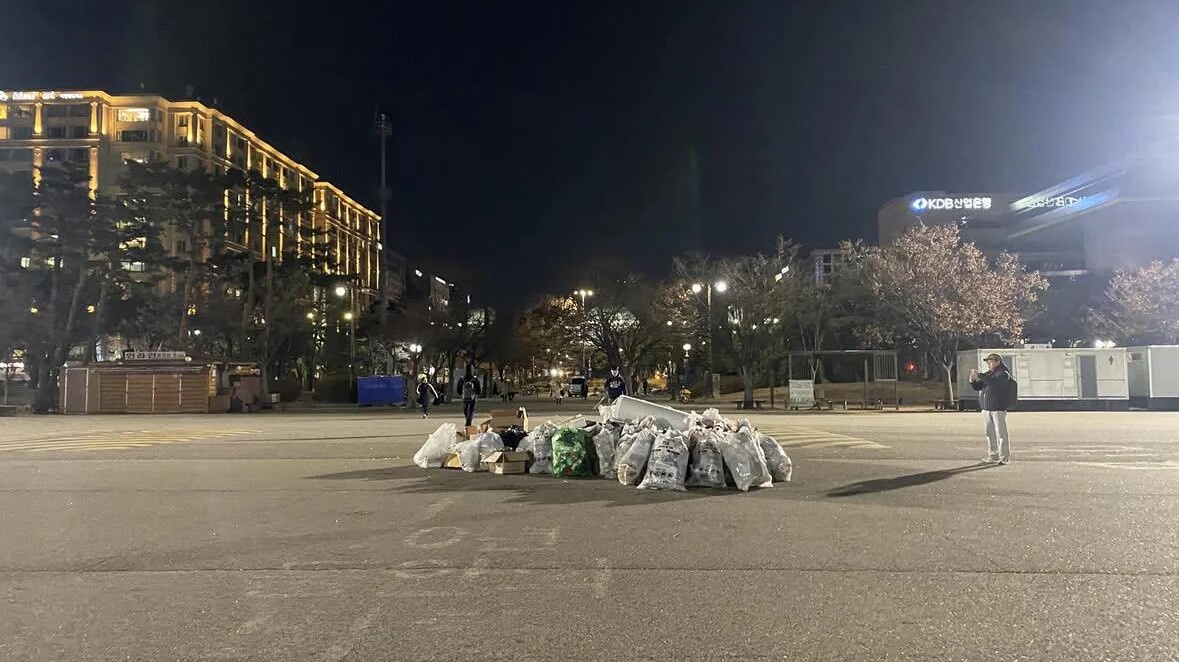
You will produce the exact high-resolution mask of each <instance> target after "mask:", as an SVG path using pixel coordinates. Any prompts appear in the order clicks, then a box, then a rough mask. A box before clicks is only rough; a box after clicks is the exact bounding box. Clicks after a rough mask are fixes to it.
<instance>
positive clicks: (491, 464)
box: [483, 451, 532, 474]
mask: <svg viewBox="0 0 1179 662" xmlns="http://www.w3.org/2000/svg"><path fill="white" fill-rule="evenodd" d="M530 459H532V453H529V452H528V451H496V452H494V453H492V454H491V455H489V456H488V457H487V459H486V460H484V461H483V464H485V465H487V470H488V471H490V472H491V473H493V474H522V473H524V469H525V467H526V466H527V464H528V460H530Z"/></svg>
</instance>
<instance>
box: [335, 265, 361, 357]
mask: <svg viewBox="0 0 1179 662" xmlns="http://www.w3.org/2000/svg"><path fill="white" fill-rule="evenodd" d="M336 296H338V297H340V298H341V299H343V298H344V297H348V311H347V312H345V313H344V319H345V320H346V321H347V322H348V379H349V380H352V379H355V378H356V312H355V310H356V288H354V287H345V286H344V285H338V286H336Z"/></svg>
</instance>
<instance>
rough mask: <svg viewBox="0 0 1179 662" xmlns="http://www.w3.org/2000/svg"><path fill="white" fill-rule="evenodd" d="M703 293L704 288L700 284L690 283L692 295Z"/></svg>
mask: <svg viewBox="0 0 1179 662" xmlns="http://www.w3.org/2000/svg"><path fill="white" fill-rule="evenodd" d="M703 291H704V286H703V285H701V284H700V283H692V294H700V293H701V292H703Z"/></svg>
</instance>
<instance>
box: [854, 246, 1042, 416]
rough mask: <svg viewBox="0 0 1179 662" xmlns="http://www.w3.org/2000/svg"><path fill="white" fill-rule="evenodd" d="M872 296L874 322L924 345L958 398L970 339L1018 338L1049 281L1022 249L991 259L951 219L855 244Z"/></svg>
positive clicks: (895, 335)
mask: <svg viewBox="0 0 1179 662" xmlns="http://www.w3.org/2000/svg"><path fill="white" fill-rule="evenodd" d="M850 250H851V257H852V258H853V262H854V263H855V264H856V265H858V267H859V269H860V270H861V271H860V273H861V275H862V277H863V279H864V283H865V284H866V285H867V287H868V288H869V290H870V291H871V293H872V296H873V298H874V299H875V304H876V317H877V319H876V322H875V325H876V326H877V327H879V328H880V329H883V330H885V331H886V333H887V334H889V335H891V336H892V337H893V338H895V339H902V340H908V341H912V342H915V343H916V344H918V345H919V346H922V347H925V348H927V350H928V352H929V355H930V357H931V358H932V359H933V360H935V361H937V362H938V363H939V364H940V365H941V367H942V369H943V370H944V371H945V377H946V398H947V399H948V400H953V399H954V380H953V377H952V375H953V370H954V363H955V360H956V358H957V355H958V350H959V349H960V348H961V347H963V345H964V344H966V343H985V342H989V341H992V340H998V341H1000V342H1013V341H1015V340H1017V339H1019V338H1020V337H1021V334H1022V332H1023V325H1024V320H1025V318H1026V315H1027V313H1028V312H1029V311H1030V310H1031V308H1032V306H1033V305H1034V304H1035V302H1036V300H1037V299H1038V297H1039V296H1040V294H1041V293H1042V292H1043V291H1044V290H1045V289H1046V288H1047V286H1048V283H1047V281H1046V280H1045V279H1044V278H1043V277H1042V276H1041V275H1040V274H1039V273H1038V272H1032V271H1028V270H1027V269H1026V268H1025V267H1024V266H1023V265H1022V264H1021V263H1020V262H1019V259H1018V257H1017V256H1015V255H1012V254H1010V253H1000V254H999V255H998V256H996V257H995V258H994V259H988V258H987V256H986V255H984V254H983V253H982V251H980V250H979V249H978V247H976V246H975V245H974V244H971V243H968V242H963V241H962V239H961V237H960V236H959V234H958V228H956V227H954V226H931V227H917V228H913V229H912V230H909V231H908V232H907V233H905V234H904V235H902V236H901V237H900V238H898V239H897V241H896V242H895V243H893V244H891V245H888V246H881V247H867V246H862V245H858V246H852V247H850Z"/></svg>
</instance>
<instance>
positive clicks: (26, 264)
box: [20, 257, 33, 269]
mask: <svg viewBox="0 0 1179 662" xmlns="http://www.w3.org/2000/svg"><path fill="white" fill-rule="evenodd" d="M20 266H21V268H22V269H28V268H29V267H31V266H33V261H32V260H31V259H29V258H27V257H22V258H21V259H20Z"/></svg>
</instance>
